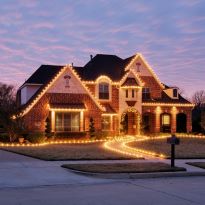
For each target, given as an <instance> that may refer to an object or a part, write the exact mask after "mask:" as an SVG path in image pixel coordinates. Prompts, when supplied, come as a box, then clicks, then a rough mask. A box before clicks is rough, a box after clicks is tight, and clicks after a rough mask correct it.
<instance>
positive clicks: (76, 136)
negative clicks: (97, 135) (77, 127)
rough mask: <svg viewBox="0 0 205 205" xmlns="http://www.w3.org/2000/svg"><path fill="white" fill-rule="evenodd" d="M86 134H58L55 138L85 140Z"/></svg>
mask: <svg viewBox="0 0 205 205" xmlns="http://www.w3.org/2000/svg"><path fill="white" fill-rule="evenodd" d="M86 135H87V133H86V132H56V133H55V138H57V139H69V138H84V137H86Z"/></svg>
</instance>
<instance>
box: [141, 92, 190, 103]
mask: <svg viewBox="0 0 205 205" xmlns="http://www.w3.org/2000/svg"><path fill="white" fill-rule="evenodd" d="M178 96H179V98H178V99H173V98H170V97H169V96H168V95H167V94H166V93H165V92H164V91H162V97H161V98H156V99H143V100H142V102H145V103H146V102H148V103H185V104H186V103H187V104H190V102H189V101H188V100H186V99H185V98H183V97H182V96H181V95H180V94H179V95H178Z"/></svg>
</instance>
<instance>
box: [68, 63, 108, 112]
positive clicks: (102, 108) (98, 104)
mask: <svg viewBox="0 0 205 205" xmlns="http://www.w3.org/2000/svg"><path fill="white" fill-rule="evenodd" d="M70 70H71V71H72V73H73V74H74V76H75V77H76V78H77V79H78V81H79V82H80V84H81V85H82V86H83V87H84V88H85V90H86V91H87V93H88V94H89V96H90V97H91V99H92V100H93V101H94V102H95V104H96V105H97V106H98V107H99V108H100V110H102V111H105V108H104V107H103V106H102V105H101V104H100V103H99V102H98V101H97V100H98V99H97V98H96V97H95V96H94V95H93V94H92V93H91V92H90V90H89V89H88V88H87V87H86V85H85V83H83V82H82V81H81V78H80V76H79V75H78V73H77V72H76V71H75V70H74V69H73V67H72V66H70Z"/></svg>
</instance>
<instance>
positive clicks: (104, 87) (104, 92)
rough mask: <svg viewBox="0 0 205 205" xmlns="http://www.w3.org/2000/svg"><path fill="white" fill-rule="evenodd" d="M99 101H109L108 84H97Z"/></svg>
mask: <svg viewBox="0 0 205 205" xmlns="http://www.w3.org/2000/svg"><path fill="white" fill-rule="evenodd" d="M99 99H109V84H108V83H100V84H99Z"/></svg>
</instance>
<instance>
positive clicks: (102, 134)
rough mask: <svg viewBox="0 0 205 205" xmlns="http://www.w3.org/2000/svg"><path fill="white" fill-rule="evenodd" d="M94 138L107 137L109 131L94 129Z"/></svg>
mask: <svg viewBox="0 0 205 205" xmlns="http://www.w3.org/2000/svg"><path fill="white" fill-rule="evenodd" d="M94 136H95V139H106V138H107V137H109V136H110V132H109V131H96V132H95V135H94Z"/></svg>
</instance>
